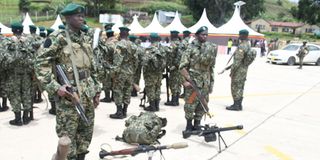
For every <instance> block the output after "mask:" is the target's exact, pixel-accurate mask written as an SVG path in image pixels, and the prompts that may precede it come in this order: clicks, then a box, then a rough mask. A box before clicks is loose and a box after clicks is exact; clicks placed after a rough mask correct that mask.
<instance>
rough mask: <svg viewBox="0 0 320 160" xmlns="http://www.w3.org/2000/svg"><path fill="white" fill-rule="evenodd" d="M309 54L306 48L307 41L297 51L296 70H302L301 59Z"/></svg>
mask: <svg viewBox="0 0 320 160" xmlns="http://www.w3.org/2000/svg"><path fill="white" fill-rule="evenodd" d="M308 53H309V49H308V47H307V41H304V42H303V44H302V46H301V47H300V49H299V52H298V54H297V56H298V57H299V67H298V69H302V65H303V58H304V57H305V56H306V55H307V54H308Z"/></svg>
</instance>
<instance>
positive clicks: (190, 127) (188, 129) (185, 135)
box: [182, 119, 193, 138]
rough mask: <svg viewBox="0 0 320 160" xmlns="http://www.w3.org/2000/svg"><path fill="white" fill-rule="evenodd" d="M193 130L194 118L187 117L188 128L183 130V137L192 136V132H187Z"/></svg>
mask: <svg viewBox="0 0 320 160" xmlns="http://www.w3.org/2000/svg"><path fill="white" fill-rule="evenodd" d="M192 130H193V126H192V120H191V119H190V120H189V119H187V126H186V130H184V131H183V132H182V135H183V138H189V137H190V136H191V134H189V133H187V132H191V131H192Z"/></svg>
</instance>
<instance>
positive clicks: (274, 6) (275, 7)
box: [261, 0, 297, 21]
mask: <svg viewBox="0 0 320 160" xmlns="http://www.w3.org/2000/svg"><path fill="white" fill-rule="evenodd" d="M278 1H279V2H280V4H279V3H277V2H278ZM295 5H297V4H295V3H292V2H290V1H288V0H265V9H266V10H265V13H264V14H262V15H261V17H262V18H264V19H266V20H273V21H296V19H294V18H293V17H292V15H291V13H290V9H291V7H293V6H295Z"/></svg>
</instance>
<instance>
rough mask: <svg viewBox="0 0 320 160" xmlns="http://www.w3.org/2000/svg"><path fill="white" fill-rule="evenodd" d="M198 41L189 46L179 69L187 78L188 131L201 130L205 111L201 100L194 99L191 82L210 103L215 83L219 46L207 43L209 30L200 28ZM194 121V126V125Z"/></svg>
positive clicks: (204, 27) (197, 33) (185, 109)
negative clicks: (200, 126)
mask: <svg viewBox="0 0 320 160" xmlns="http://www.w3.org/2000/svg"><path fill="white" fill-rule="evenodd" d="M195 36H196V39H195V40H193V41H192V43H191V44H190V45H189V46H188V49H187V50H186V52H185V54H183V55H182V58H181V63H180V67H179V69H180V70H181V73H186V74H184V75H183V77H184V78H185V80H184V82H183V86H184V87H185V88H186V89H185V90H186V91H185V98H184V100H185V105H184V111H185V118H186V120H187V125H186V131H191V130H193V129H199V125H200V123H201V119H202V116H203V115H204V113H205V112H204V109H203V107H202V106H201V103H200V100H199V99H198V98H195V97H193V94H192V93H193V89H192V86H191V84H190V83H189V82H188V81H190V80H192V81H194V82H195V85H196V86H197V87H198V88H199V91H200V93H201V94H202V96H204V97H205V98H206V100H207V101H209V93H211V92H212V88H213V83H214V66H215V61H216V56H217V48H218V47H217V45H215V44H213V43H210V42H207V37H208V28H207V27H206V26H202V27H200V28H199V29H198V30H197V32H196V34H195ZM192 120H194V125H192Z"/></svg>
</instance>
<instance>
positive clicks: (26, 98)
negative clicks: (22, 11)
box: [3, 22, 34, 126]
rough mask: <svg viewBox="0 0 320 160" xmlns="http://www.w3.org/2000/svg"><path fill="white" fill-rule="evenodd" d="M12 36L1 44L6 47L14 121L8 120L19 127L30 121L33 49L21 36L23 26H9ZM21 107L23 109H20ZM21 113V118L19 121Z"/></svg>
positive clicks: (24, 37)
mask: <svg viewBox="0 0 320 160" xmlns="http://www.w3.org/2000/svg"><path fill="white" fill-rule="evenodd" d="M11 28H12V32H13V36H12V37H10V38H8V39H6V40H5V41H4V42H3V43H4V44H3V45H4V46H6V50H7V51H6V52H7V55H6V57H7V58H6V61H5V62H4V63H5V65H6V68H7V69H8V73H9V72H10V73H11V74H9V81H8V83H9V84H8V86H9V87H8V93H9V95H8V96H9V100H10V104H11V106H12V111H13V112H14V115H15V119H13V120H10V121H9V123H10V124H11V125H16V126H21V125H22V124H28V123H29V122H30V121H31V119H30V117H29V113H30V111H31V107H32V91H31V90H32V89H31V88H32V68H33V67H32V65H33V56H34V55H33V54H34V53H32V51H33V48H32V46H31V43H29V41H28V39H27V37H26V36H25V35H23V34H22V32H23V26H22V24H21V23H18V22H14V23H12V24H11ZM21 106H22V107H23V109H21ZM21 111H23V116H22V119H23V121H22V120H21Z"/></svg>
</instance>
